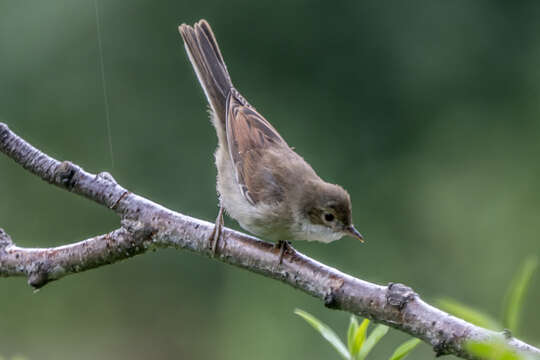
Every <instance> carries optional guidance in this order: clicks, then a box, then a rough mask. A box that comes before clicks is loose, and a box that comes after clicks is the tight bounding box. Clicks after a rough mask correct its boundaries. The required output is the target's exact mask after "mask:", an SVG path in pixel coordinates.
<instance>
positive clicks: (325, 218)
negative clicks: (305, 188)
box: [324, 213, 334, 222]
mask: <svg viewBox="0 0 540 360" xmlns="http://www.w3.org/2000/svg"><path fill="white" fill-rule="evenodd" d="M324 220H326V221H328V222H332V221H334V215H333V214H329V213H327V214H324Z"/></svg>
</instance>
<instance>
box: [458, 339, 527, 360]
mask: <svg viewBox="0 0 540 360" xmlns="http://www.w3.org/2000/svg"><path fill="white" fill-rule="evenodd" d="M466 348H467V350H468V351H469V352H470V353H471V354H472V355H474V356H476V357H479V358H481V359H486V360H488V359H489V360H525V358H523V357H521V356H519V355H518V354H516V353H515V352H513V351H512V350H510V349H509V348H508V347H507V346H506V345H505V344H503V343H499V342H470V343H468V344H467V345H466Z"/></svg>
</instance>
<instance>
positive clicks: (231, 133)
mask: <svg viewBox="0 0 540 360" xmlns="http://www.w3.org/2000/svg"><path fill="white" fill-rule="evenodd" d="M179 31H180V34H181V35H182V38H183V39H184V43H185V48H186V51H187V53H188V56H189V59H190V61H191V63H192V65H193V67H194V69H195V72H196V74H197V77H198V79H199V82H200V83H201V86H202V87H203V90H204V92H205V94H206V97H207V99H208V102H209V104H210V107H211V110H212V122H213V124H214V126H215V128H216V132H217V135H218V148H217V150H216V153H215V157H216V166H217V169H218V177H217V189H218V192H219V194H220V205H221V207H222V208H224V209H225V210H226V211H227V213H228V214H229V215H230V216H231V217H232V218H234V219H236V220H237V221H238V222H239V223H240V225H241V226H242V227H243V228H245V229H246V230H249V231H251V232H253V233H254V234H257V235H260V236H263V237H266V238H269V239H273V240H318V241H323V242H330V241H333V240H337V239H339V238H341V237H342V236H344V235H351V236H353V237H356V238H358V239H360V240H362V236H361V235H360V233H359V232H358V231H356V229H355V228H354V226H353V225H352V215H351V200H350V197H349V194H348V193H347V191H345V190H344V189H343V188H342V187H340V186H338V185H334V184H329V183H327V182H325V181H323V180H322V179H321V178H320V177H319V176H318V175H317V174H316V173H315V171H314V170H313V169H312V168H311V166H310V165H309V164H308V163H307V162H306V161H305V160H304V159H303V158H302V157H300V156H299V155H298V154H297V153H295V152H294V151H293V150H292V149H291V148H290V147H289V145H287V143H286V142H285V140H284V139H283V137H282V136H281V135H280V134H279V133H278V132H277V130H276V129H275V128H274V127H273V126H272V125H271V124H270V123H269V122H268V121H267V120H266V119H265V118H264V117H263V116H262V115H260V114H259V113H258V112H257V110H255V108H253V107H252V106H251V105H250V104H249V103H248V102H247V100H246V99H245V98H244V97H243V96H242V95H240V93H239V92H238V91H237V90H236V89H235V88H234V86H233V84H232V82H231V78H230V76H229V72H228V70H227V66H226V65H225V62H224V60H223V56H222V55H221V51H220V50H219V47H218V44H217V41H216V39H215V37H214V33H213V32H212V29H211V28H210V25H209V24H208V23H207V22H206V21H205V20H201V21H199V22H198V23H196V24H195V25H194V26H193V27H191V26H188V25H185V24H182V25H181V26H180V27H179ZM218 220H219V218H218ZM216 225H218V223H216ZM216 233H218V232H217V231H216ZM216 241H217V238H216Z"/></svg>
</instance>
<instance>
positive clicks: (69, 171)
mask: <svg viewBox="0 0 540 360" xmlns="http://www.w3.org/2000/svg"><path fill="white" fill-rule="evenodd" d="M80 170H81V168H80V167H78V166H77V165H75V164H73V163H72V162H70V161H64V162H62V163H61V164H60V165H59V166H58V167H57V168H56V170H55V172H54V181H55V182H56V183H57V184H60V185H62V186H63V187H65V188H66V189H68V190H70V191H71V190H72V189H73V187H74V186H75V182H76V181H75V175H76V174H77V173H78V172H79V171H80Z"/></svg>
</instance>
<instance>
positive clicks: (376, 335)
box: [357, 324, 388, 360]
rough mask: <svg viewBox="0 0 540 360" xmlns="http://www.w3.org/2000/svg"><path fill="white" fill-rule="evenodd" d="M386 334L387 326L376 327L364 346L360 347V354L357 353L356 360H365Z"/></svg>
mask: <svg viewBox="0 0 540 360" xmlns="http://www.w3.org/2000/svg"><path fill="white" fill-rule="evenodd" d="M387 332H388V326H386V325H382V324H379V325H377V326H376V327H375V329H374V330H373V331H372V332H371V333H370V334H369V336H368V337H367V339H366V341H365V342H364V346H362V348H361V349H360V353H358V356H357V359H358V360H365V358H366V356H367V355H368V354H369V352H370V351H371V349H373V348H374V347H375V345H377V343H378V342H379V340H381V339H382V338H383V337H384V335H386V333H387Z"/></svg>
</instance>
